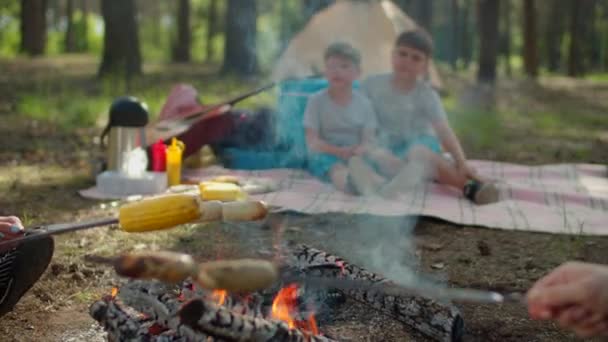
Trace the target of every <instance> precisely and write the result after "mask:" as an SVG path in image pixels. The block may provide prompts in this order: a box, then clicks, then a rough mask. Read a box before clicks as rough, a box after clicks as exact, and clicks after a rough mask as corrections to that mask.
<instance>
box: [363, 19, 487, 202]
mask: <svg viewBox="0 0 608 342" xmlns="http://www.w3.org/2000/svg"><path fill="white" fill-rule="evenodd" d="M432 49H433V43H432V40H431V38H430V36H429V35H428V34H427V33H426V32H424V31H422V30H417V31H409V32H404V33H402V34H401V35H399V37H398V38H397V40H396V42H395V46H394V50H393V55H392V68H393V72H392V73H390V74H385V75H377V76H373V77H370V78H368V79H367V80H365V82H364V84H363V88H364V91H365V93H366V94H367V96H368V97H369V99H370V100H371V101H372V104H373V106H374V110H375V112H376V116H377V119H378V131H379V133H378V142H379V143H380V145H381V146H382V147H383V148H384V150H376V151H375V152H374V153H373V155H374V157H373V158H372V159H373V160H374V161H375V162H376V164H378V166H379V168H380V170H381V172H382V173H383V174H384V175H386V176H388V177H394V178H393V180H391V182H389V183H388V184H387V185H385V186H384V188H385V189H387V190H389V191H395V190H397V191H399V190H401V189H400V184H412V183H413V182H412V178H421V179H424V178H431V179H434V180H436V181H438V182H439V183H441V184H447V185H450V186H453V187H455V188H457V189H459V190H462V191H463V194H464V196H465V197H467V198H468V199H470V200H471V201H473V202H475V203H477V204H487V203H492V202H496V201H497V200H498V189H497V188H496V186H495V184H494V183H491V182H483V181H482V180H481V177H480V176H479V175H478V174H477V172H476V171H475V170H474V169H473V168H472V167H470V166H469V164H468V163H467V159H466V157H465V154H464V152H463V150H462V147H461V146H460V142H459V141H458V138H457V137H456V135H455V134H454V132H453V131H452V129H451V127H450V125H449V123H448V121H447V118H446V115H445V111H444V110H443V106H442V105H441V101H440V99H439V96H438V95H437V93H436V92H435V91H434V90H433V89H432V88H431V87H430V86H429V85H428V84H427V83H426V82H425V81H423V80H421V78H422V76H423V75H424V74H425V73H426V71H427V70H428V64H429V61H430V58H431V54H432ZM441 146H443V147H444V148H445V150H446V151H447V152H449V153H450V154H451V155H452V157H453V158H454V162H455V163H454V164H452V163H450V162H449V161H448V160H446V159H444V158H443V157H442V156H441V152H442V149H441ZM412 166H415V167H412ZM412 170H418V171H417V173H419V174H413V173H412Z"/></svg>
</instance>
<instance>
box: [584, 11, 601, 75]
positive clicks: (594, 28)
mask: <svg viewBox="0 0 608 342" xmlns="http://www.w3.org/2000/svg"><path fill="white" fill-rule="evenodd" d="M598 10H599V9H598V1H597V0H590V3H589V4H588V15H587V16H586V17H587V21H586V22H587V39H585V42H587V44H586V47H587V52H588V56H589V66H590V67H592V68H593V69H594V71H596V70H599V69H600V68H601V62H600V61H601V54H602V52H601V46H602V44H601V43H602V41H601V34H600V32H599V25H598V22H599V20H598V17H599V15H598Z"/></svg>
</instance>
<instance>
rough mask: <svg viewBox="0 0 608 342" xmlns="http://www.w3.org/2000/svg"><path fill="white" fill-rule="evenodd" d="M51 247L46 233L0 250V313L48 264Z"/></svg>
mask: <svg viewBox="0 0 608 342" xmlns="http://www.w3.org/2000/svg"><path fill="white" fill-rule="evenodd" d="M53 251H54V242H53V238H52V237H50V236H47V237H44V238H41V239H38V240H31V241H26V242H23V243H22V244H20V245H18V246H17V247H16V248H15V249H13V250H10V251H8V252H5V253H4V254H0V317H1V316H3V315H4V314H6V313H8V312H10V311H11V310H12V309H13V307H14V306H15V304H17V302H19V300H20V299H21V297H23V295H24V294H25V293H26V292H27V291H28V290H29V289H30V288H31V287H32V286H34V284H35V283H36V282H37V281H38V279H39V278H40V276H41V275H42V274H43V273H44V271H45V270H46V268H47V266H48V265H49V263H50V261H51V259H52V257H53Z"/></svg>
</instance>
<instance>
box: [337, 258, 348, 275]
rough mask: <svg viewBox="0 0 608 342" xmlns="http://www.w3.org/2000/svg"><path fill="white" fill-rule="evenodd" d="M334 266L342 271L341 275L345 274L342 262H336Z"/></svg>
mask: <svg viewBox="0 0 608 342" xmlns="http://www.w3.org/2000/svg"><path fill="white" fill-rule="evenodd" d="M336 265H338V267H340V269H341V270H342V275H344V274H346V270H345V269H344V261H336Z"/></svg>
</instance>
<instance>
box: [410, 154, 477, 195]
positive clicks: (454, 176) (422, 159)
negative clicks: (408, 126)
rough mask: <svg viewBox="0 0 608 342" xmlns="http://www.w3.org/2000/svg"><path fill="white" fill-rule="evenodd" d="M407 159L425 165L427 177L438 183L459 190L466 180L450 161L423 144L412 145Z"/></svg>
mask: <svg viewBox="0 0 608 342" xmlns="http://www.w3.org/2000/svg"><path fill="white" fill-rule="evenodd" d="M407 160H408V162H412V163H423V164H424V165H426V168H425V169H426V170H427V172H426V176H427V179H434V180H436V181H437V182H438V183H440V184H447V185H451V186H453V187H455V188H457V189H459V190H461V189H462V188H463V187H464V185H465V184H466V182H467V178H466V177H465V175H464V174H462V173H460V172H459V171H458V169H456V167H454V165H453V164H452V163H450V162H449V161H447V160H445V159H444V158H443V157H441V156H440V155H438V154H436V153H435V152H433V151H431V150H430V149H428V148H426V147H424V146H414V147H412V148H411V149H410V151H409V153H408V156H407Z"/></svg>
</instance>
